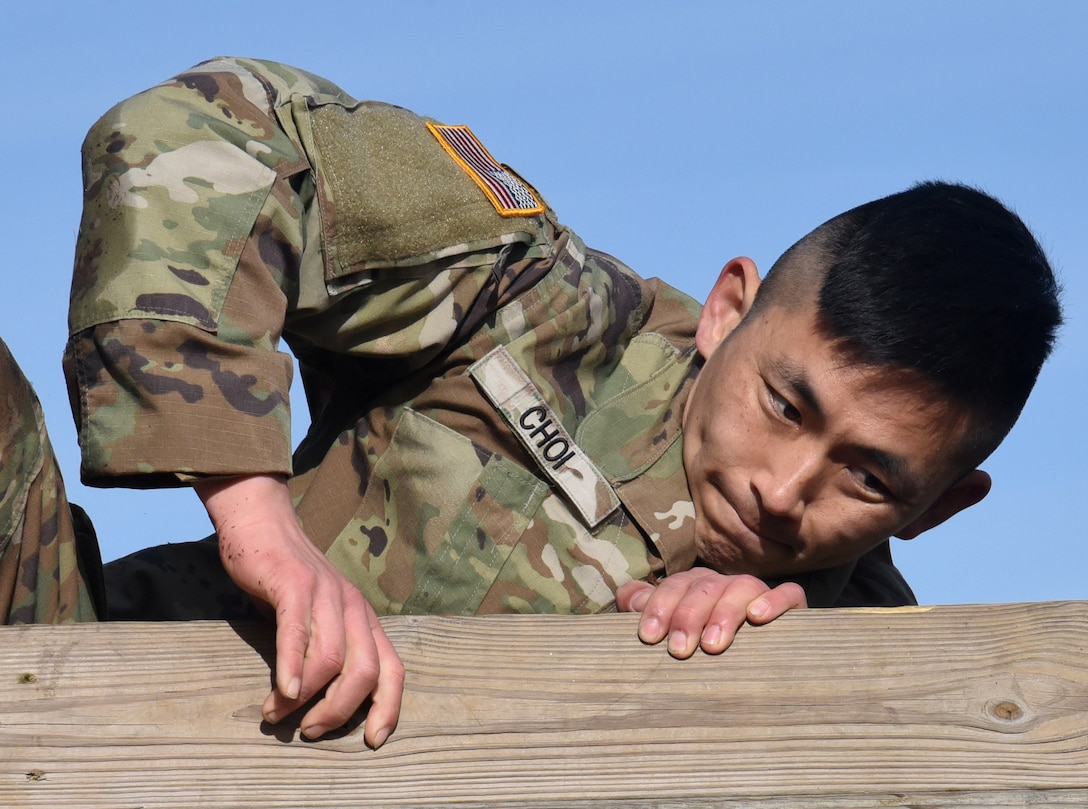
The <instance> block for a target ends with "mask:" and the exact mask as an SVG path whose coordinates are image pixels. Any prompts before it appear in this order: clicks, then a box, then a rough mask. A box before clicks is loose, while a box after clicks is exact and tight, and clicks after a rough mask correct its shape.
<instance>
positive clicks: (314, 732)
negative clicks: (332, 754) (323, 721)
mask: <svg viewBox="0 0 1088 809" xmlns="http://www.w3.org/2000/svg"><path fill="white" fill-rule="evenodd" d="M302 735H303V736H305V737H306V738H307V739H320V738H321V737H322V736H324V735H325V728H323V727H321V725H310V727H308V728H303V729H302Z"/></svg>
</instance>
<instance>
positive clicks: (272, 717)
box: [264, 711, 280, 725]
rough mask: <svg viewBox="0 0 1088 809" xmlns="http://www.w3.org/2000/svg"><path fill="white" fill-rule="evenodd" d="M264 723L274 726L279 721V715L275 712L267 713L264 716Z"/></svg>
mask: <svg viewBox="0 0 1088 809" xmlns="http://www.w3.org/2000/svg"><path fill="white" fill-rule="evenodd" d="M264 721H266V722H267V723H268V724H270V725H274V724H276V723H277V722H279V721H280V715H279V713H278V712H276V711H269V712H268V713H266V714H265V715H264Z"/></svg>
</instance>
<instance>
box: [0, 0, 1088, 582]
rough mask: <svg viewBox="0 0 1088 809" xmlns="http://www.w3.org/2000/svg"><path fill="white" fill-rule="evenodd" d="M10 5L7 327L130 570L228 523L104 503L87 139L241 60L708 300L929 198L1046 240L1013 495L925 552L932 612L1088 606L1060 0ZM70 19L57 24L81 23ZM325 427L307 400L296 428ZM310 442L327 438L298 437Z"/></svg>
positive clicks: (955, 526)
mask: <svg viewBox="0 0 1088 809" xmlns="http://www.w3.org/2000/svg"><path fill="white" fill-rule="evenodd" d="M14 6H15V4H14V3H5V4H3V6H2V11H0V19H2V21H3V23H2V24H3V29H4V30H5V31H7V32H8V33H7V36H6V38H5V39H6V42H5V47H4V49H3V51H2V52H0V67H2V68H3V70H2V73H0V75H3V76H6V77H7V79H6V81H5V86H6V87H7V100H6V104H5V108H6V109H7V110H8V112H7V114H6V126H5V127H4V128H3V130H0V148H2V153H3V154H4V155H5V156H6V164H7V166H8V169H7V171H6V175H5V176H6V180H5V183H4V193H3V195H2V196H0V239H2V243H3V244H4V246H5V250H4V254H3V256H4V257H3V261H4V269H5V277H6V279H7V281H6V283H5V286H4V294H2V295H0V323H2V326H0V334H2V335H3V337H4V339H5V340H6V341H7V342H8V344H9V346H10V347H11V349H12V351H13V352H14V353H15V355H16V357H17V358H18V359H19V361H20V363H21V364H22V365H23V367H24V370H25V371H26V372H27V375H28V376H29V377H30V378H31V381H32V382H33V384H34V385H35V387H36V388H37V390H38V393H39V395H40V397H41V399H42V402H43V406H44V408H45V411H46V416H47V419H48V420H49V425H50V429H51V432H52V436H53V441H54V444H55V445H56V448H57V451H58V455H59V457H60V462H61V466H62V469H63V471H64V473H65V475H66V478H67V481H68V485H69V489H70V496H71V498H72V499H73V500H74V501H76V502H78V503H80V504H81V505H83V506H84V507H85V508H87V509H88V511H89V512H90V513H91V515H92V517H93V518H94V520H95V523H96V525H97V527H98V531H99V536H100V540H101V544H102V548H103V554H104V556H105V557H106V558H107V559H110V558H115V557H117V556H120V555H123V554H125V553H128V552H129V551H131V550H135V549H137V548H139V547H142V546H144V545H148V544H157V543H160V542H167V541H182V540H187V539H193V538H197V537H200V536H204V535H205V534H207V533H208V532H209V530H210V528H209V525H208V522H207V518H206V516H205V515H204V513H203V509H202V508H201V507H200V505H199V503H198V502H197V500H196V498H195V496H194V495H193V494H192V493H191V492H189V491H188V490H178V491H171V492H165V493H152V492H139V491H128V490H105V491H103V490H89V489H85V488H83V487H82V486H80V485H79V483H78V465H79V460H78V451H77V449H76V439H75V432H74V430H73V428H72V419H71V416H70V410H69V407H68V402H67V394H66V392H65V389H64V384H63V380H62V377H61V371H60V354H61V351H62V349H63V345H64V340H65V337H66V324H65V313H66V306H67V294H68V283H69V276H70V272H71V262H72V248H73V244H74V240H75V232H76V229H77V226H78V222H79V209H80V180H79V146H80V142H81V141H82V138H83V135H84V133H85V132H86V130H87V128H88V127H89V126H90V125H91V124H92V123H93V122H94V120H95V119H96V118H97V117H98V116H99V115H100V114H102V113H103V112H104V111H105V110H106V109H107V108H108V107H109V106H111V105H112V104H113V103H115V102H117V101H119V100H121V99H122V98H124V97H126V96H128V95H131V94H132V93H135V92H138V91H139V90H142V89H144V88H145V87H147V86H150V85H151V84H154V83H156V82H159V81H161V80H163V79H166V78H168V77H169V76H171V75H173V74H174V73H177V72H179V71H180V70H183V69H184V68H186V67H188V66H190V65H191V64H194V63H196V62H198V61H201V60H203V59H206V58H210V57H212V56H216V55H222V54H229V55H238V56H252V57H259V58H266V59H276V60H280V61H284V62H289V63H292V64H295V65H297V66H299V67H303V68H306V69H308V70H310V71H312V72H315V73H319V74H322V75H325V76H327V77H328V78H330V79H332V80H334V81H336V82H337V83H339V84H340V85H341V86H343V87H344V88H345V89H346V90H348V91H349V92H351V93H352V94H354V95H355V96H357V97H360V98H377V99H381V100H385V101H391V102H394V103H397V104H401V105H403V106H406V107H410V108H412V109H415V110H416V111H418V112H422V113H426V114H428V115H433V116H434V117H436V118H439V119H442V120H444V121H446V122H447V123H466V124H469V125H470V126H472V128H473V130H474V131H475V132H476V133H477V134H478V135H479V136H480V137H481V139H482V140H483V141H484V143H486V144H487V146H488V147H489V149H490V150H491V151H492V153H494V154H495V155H496V156H497V157H498V158H499V159H500V160H503V161H505V162H508V163H510V164H511V165H513V166H514V167H515V168H516V169H517V170H518V171H519V172H520V173H521V174H522V175H524V176H525V177H527V178H528V179H529V180H531V181H532V182H533V183H534V184H535V185H536V186H537V187H538V188H539V189H540V190H541V191H542V192H543V193H544V195H545V196H546V197H547V198H548V200H549V201H550V203H551V204H552V206H553V207H554V208H555V209H556V210H557V211H558V213H559V215H560V217H561V218H562V219H563V221H565V222H566V223H567V224H569V225H571V226H572V227H574V228H575V229H576V230H578V231H579V233H580V234H581V235H582V236H583V237H584V238H585V239H586V241H587V243H589V244H591V245H593V246H594V247H597V248H599V249H602V250H606V251H608V252H611V253H613V254H615V255H617V256H618V257H620V258H621V259H623V260H624V261H625V262H627V263H628V264H630V265H631V266H632V267H634V268H635V269H636V270H638V271H639V272H641V273H642V274H643V275H646V276H653V275H657V276H660V277H662V278H664V279H665V280H667V281H669V282H670V283H672V284H673V285H675V286H678V287H680V288H681V289H683V290H685V291H687V292H689V293H691V294H692V295H694V296H696V297H698V298H700V299H701V298H702V297H703V296H704V295H705V294H706V292H707V291H708V290H709V288H710V286H711V284H712V282H713V280H714V278H715V277H716V275H717V272H718V270H719V268H720V267H721V265H722V264H723V263H724V262H725V261H726V260H728V259H729V258H731V257H733V256H735V255H748V256H751V257H752V258H753V259H755V261H756V263H757V264H758V265H759V266H760V267H761V268H763V269H766V268H767V267H769V266H770V264H771V263H772V262H773V261H774V259H775V258H776V257H777V256H778V254H779V253H780V252H781V251H782V250H784V249H785V248H786V247H787V246H788V245H789V244H790V243H792V242H793V241H794V240H795V239H796V238H797V237H799V236H800V235H802V234H803V233H805V232H806V231H808V230H809V229H810V228H812V227H814V226H815V225H817V224H819V223H820V222H822V221H823V220H825V219H827V218H828V217H830V216H832V215H834V214H836V213H838V212H840V211H842V210H845V209H846V208H849V207H852V206H854V205H856V204H858V203H861V202H864V201H867V200H869V199H873V198H876V197H879V196H883V195H885V194H888V193H891V192H893V191H897V190H900V189H902V188H904V187H906V186H908V185H910V184H911V183H913V182H915V181H917V180H920V179H931V178H938V179H947V180H958V181H963V182H968V183H971V184H973V185H977V186H980V187H982V188H983V189H985V190H987V191H989V192H991V193H993V194H995V195H996V196H998V197H1000V198H1001V199H1003V200H1004V201H1005V202H1006V203H1008V204H1009V205H1010V206H1012V207H1013V208H1014V209H1015V210H1017V211H1018V212H1019V213H1020V215H1021V216H1022V217H1023V218H1024V219H1025V220H1026V221H1027V222H1028V224H1029V225H1030V226H1031V227H1032V228H1033V230H1035V232H1036V234H1037V235H1038V237H1039V238H1040V240H1041V242H1042V243H1043V245H1044V247H1045V248H1046V249H1047V250H1048V252H1049V253H1050V255H1051V258H1052V261H1053V263H1054V264H1055V266H1056V267H1057V268H1058V270H1059V272H1060V274H1061V276H1062V281H1063V283H1064V285H1065V288H1066V306H1067V310H1066V311H1067V321H1068V322H1067V325H1066V328H1065V330H1064V332H1063V334H1062V338H1061V344H1060V346H1059V349H1058V351H1057V353H1056V355H1055V357H1054V358H1053V360H1052V361H1051V363H1050V364H1049V365H1048V366H1047V367H1046V368H1045V369H1044V371H1043V374H1042V376H1041V378H1040V380H1039V384H1038V386H1037V388H1036V393H1035V394H1034V397H1033V399H1032V401H1031V402H1029V404H1028V407H1027V409H1026V410H1025V412H1024V414H1023V416H1022V418H1021V421H1020V423H1019V424H1018V425H1017V427H1016V428H1015V429H1014V431H1013V434H1012V435H1011V436H1010V438H1009V439H1008V440H1007V441H1006V443H1005V445H1003V446H1002V447H1001V448H1000V449H999V450H998V452H997V453H996V454H995V455H994V456H993V457H992V458H991V459H990V461H989V462H988V463H987V464H986V465H985V468H986V469H987V470H988V471H990V472H991V474H993V476H994V479H995V485H994V490H993V492H992V494H991V495H990V497H989V498H988V499H987V500H986V501H985V502H983V503H982V504H980V505H979V506H977V507H975V508H974V509H971V510H970V511H969V512H966V513H964V514H961V515H959V516H958V517H956V518H955V519H953V520H952V521H950V522H949V523H947V524H946V525H945V526H942V527H941V528H939V529H936V530H934V531H932V532H930V533H928V534H925V535H923V536H922V537H920V538H918V539H917V540H914V541H913V542H910V543H905V542H897V543H896V545H895V552H896V557H897V560H898V561H899V563H900V566H901V567H902V568H903V569H904V571H905V572H906V573H907V576H908V578H909V579H910V581H911V582H912V584H913V585H914V586H915V589H916V591H917V593H918V595H919V597H920V599H921V600H922V601H923V602H927V603H957V602H999V601H1035V600H1052V599H1071V598H1075V599H1083V598H1088V583H1086V581H1085V578H1086V577H1085V574H1086V572H1088V571H1086V568H1088V566H1086V564H1085V563H1086V558H1088V554H1086V551H1085V547H1086V545H1088V543H1086V541H1085V534H1086V532H1085V529H1084V518H1083V515H1082V511H1081V505H1083V504H1084V503H1085V501H1086V499H1088V486H1086V485H1085V484H1086V481H1088V473H1086V472H1085V458H1086V456H1088V431H1086V430H1085V425H1084V414H1085V413H1088V391H1086V388H1088V386H1086V385H1085V376H1086V373H1085V372H1086V370H1088V323H1086V320H1085V318H1086V311H1088V280H1086V278H1085V272H1084V267H1085V261H1086V259H1088V245H1086V236H1085V234H1086V230H1088V228H1086V224H1088V221H1086V213H1088V146H1086V144H1088V131H1086V130H1088V123H1086V122H1088V114H1086V113H1088V49H1086V48H1085V47H1084V42H1085V39H1086V35H1088V4H1084V3H1081V2H1077V0H1066V1H1065V2H1046V1H1045V0H1040V2H1019V3H1013V2H1002V0H988V1H987V0H963V1H961V2H932V0H921V1H920V2H891V1H890V0H889V1H888V2H868V3H866V2H841V1H837V0H823V1H822V2H819V3H815V2H764V3H729V2H724V1H722V0H704V1H702V2H687V3H685V2H676V3H670V4H667V7H666V4H665V3H659V2H654V3H650V2H646V3H641V2H633V1H632V0H628V2H615V1H613V0H604V1H596V2H591V1H589V0H582V1H581V2H571V1H570V0H558V1H557V2H548V3H518V2H471V1H470V0H462V1H461V2H433V1H432V2H427V1H425V0H396V2H394V1H393V0H390V1H389V2H377V1H376V0H371V2H351V3H349V2H321V0H314V1H313V2H309V3H284V2H263V3H230V2H220V3H207V2H200V1H199V0H197V1H196V2H187V3H179V4H174V5H173V6H171V5H166V6H163V5H154V4H151V5H149V4H147V3H133V2H127V1H125V0H115V2H113V3H109V4H106V5H101V4H99V5H92V4H82V3H81V4H72V5H69V4H60V3H56V2H44V1H43V2H39V3H36V4H31V3H19V4H18V6H17V7H14ZM58 9H60V10H58ZM299 409H300V410H301V408H299ZM299 428H300V429H301V428H302V425H299Z"/></svg>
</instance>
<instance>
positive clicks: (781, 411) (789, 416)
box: [767, 385, 801, 424]
mask: <svg viewBox="0 0 1088 809" xmlns="http://www.w3.org/2000/svg"><path fill="white" fill-rule="evenodd" d="M767 395H768V396H769V397H770V399H771V406H772V407H773V408H774V409H775V412H777V413H778V415H779V416H781V417H782V418H784V419H785V420H786V421H792V422H793V423H794V424H800V423H801V411H800V410H798V409H797V408H796V407H794V406H793V405H792V404H790V403H789V400H788V399H786V397H785V396H783V395H782V394H781V393H779V392H778V391H776V390H775V389H774V388H772V387H771V386H770V385H768V386H767Z"/></svg>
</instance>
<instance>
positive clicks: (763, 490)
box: [752, 446, 819, 521]
mask: <svg viewBox="0 0 1088 809" xmlns="http://www.w3.org/2000/svg"><path fill="white" fill-rule="evenodd" d="M778 449H779V450H782V449H783V448H782V447H781V446H779V447H778ZM818 468H819V461H818V459H817V458H816V457H815V455H814V454H812V453H808V452H805V451H804V449H802V448H800V447H791V448H789V449H788V450H786V451H780V452H779V453H778V454H777V455H776V456H775V457H772V458H769V459H768V462H767V463H766V464H765V465H764V466H763V468H762V469H761V470H759V471H758V472H757V473H756V474H755V475H753V476H752V488H753V489H754V490H755V494H756V497H757V498H758V499H759V502H760V505H761V506H762V507H763V509H764V510H765V511H766V512H767V513H768V514H770V515H772V516H775V517H781V518H783V519H789V520H795V521H800V519H801V515H802V514H804V511H805V505H806V503H807V502H808V500H809V499H810V497H811V494H812V488H813V486H814V484H815V480H816V475H817V471H818Z"/></svg>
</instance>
